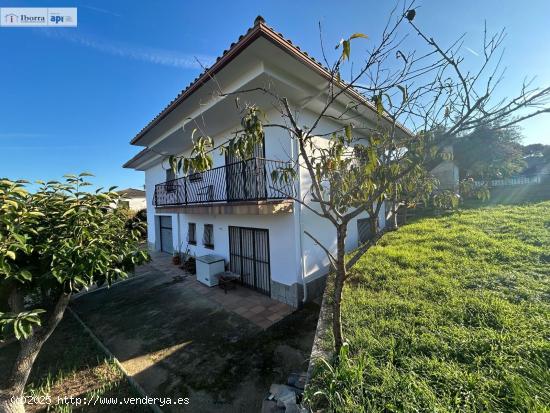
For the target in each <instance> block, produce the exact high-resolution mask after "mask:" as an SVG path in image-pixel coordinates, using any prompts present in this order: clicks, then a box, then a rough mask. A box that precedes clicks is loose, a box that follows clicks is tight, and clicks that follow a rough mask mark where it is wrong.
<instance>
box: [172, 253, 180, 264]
mask: <svg viewBox="0 0 550 413" xmlns="http://www.w3.org/2000/svg"><path fill="white" fill-rule="evenodd" d="M172 264H174V265H180V264H181V256H180V252H179V251H174V253H173V254H172Z"/></svg>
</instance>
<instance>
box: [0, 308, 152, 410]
mask: <svg viewBox="0 0 550 413" xmlns="http://www.w3.org/2000/svg"><path fill="white" fill-rule="evenodd" d="M17 350H18V345H17V344H16V343H13V344H10V345H9V346H7V347H4V348H2V349H1V351H0V372H2V374H0V384H2V381H3V379H5V378H7V375H4V374H3V373H4V372H7V371H9V368H10V367H11V363H12V362H13V360H14V358H15V355H16V352H17ZM25 395H26V396H29V399H30V396H50V397H51V404H50V405H48V404H27V405H26V406H25V409H26V411H27V412H42V411H51V412H71V411H75V412H76V411H78V412H111V411H113V410H115V411H117V412H149V411H150V409H149V408H148V407H147V406H139V405H137V406H125V405H121V406H118V405H117V406H116V407H113V406H111V405H108V404H104V405H100V404H99V401H98V402H97V403H96V405H95V406H91V405H90V406H86V405H80V406H78V405H76V404H75V403H72V404H71V403H68V404H63V403H61V404H58V403H57V402H58V399H57V398H58V397H71V396H72V397H75V398H76V397H79V398H81V399H84V398H86V399H87V400H90V399H94V398H113V397H118V398H119V399H122V398H123V397H140V395H139V393H137V392H136V391H135V390H134V389H133V388H132V387H131V386H130V384H129V383H128V382H127V381H126V379H125V377H124V376H123V374H122V372H121V371H120V370H119V369H118V368H117V367H116V365H115V364H114V362H113V361H111V360H109V359H106V357H105V353H103V352H102V350H101V349H100V348H99V347H97V346H96V344H95V343H94V342H93V341H92V339H91V338H90V337H89V336H88V334H87V333H86V332H85V331H84V330H83V329H82V327H81V326H80V324H78V323H77V322H76V320H74V318H73V317H72V316H71V315H70V314H68V312H67V313H66V314H65V317H64V318H63V321H62V322H61V323H60V325H59V326H58V327H57V329H56V330H55V331H54V333H53V335H52V336H51V337H50V339H49V340H48V341H47V342H46V344H45V345H44V347H43V348H42V350H41V352H40V354H39V356H38V359H37V360H36V363H35V364H34V367H33V370H32V373H31V376H30V378H29V382H28V384H27V388H26V391H25ZM40 400H41V402H44V401H46V399H44V398H41V399H40Z"/></svg>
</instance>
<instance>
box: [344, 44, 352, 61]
mask: <svg viewBox="0 0 550 413" xmlns="http://www.w3.org/2000/svg"><path fill="white" fill-rule="evenodd" d="M342 46H343V48H342V60H346V59H347V60H349V55H350V52H351V50H350V43H349V40H344V41H343V42H342Z"/></svg>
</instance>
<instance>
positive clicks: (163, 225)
mask: <svg viewBox="0 0 550 413" xmlns="http://www.w3.org/2000/svg"><path fill="white" fill-rule="evenodd" d="M159 228H160V250H161V251H163V252H167V253H169V254H172V252H174V242H173V241H172V217H166V216H159Z"/></svg>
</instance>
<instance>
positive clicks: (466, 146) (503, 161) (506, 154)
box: [453, 125, 526, 181]
mask: <svg viewBox="0 0 550 413" xmlns="http://www.w3.org/2000/svg"><path fill="white" fill-rule="evenodd" d="M521 138H522V136H521V134H520V133H519V131H518V130H517V128H513V127H508V128H503V129H499V128H495V127H492V126H488V125H487V126H481V127H479V128H476V129H475V130H473V131H472V132H471V133H469V134H467V135H464V136H461V137H459V138H457V139H456V140H455V143H454V147H453V149H454V160H455V162H456V163H457V164H458V167H459V170H460V175H461V179H465V178H469V177H471V178H474V179H476V180H479V181H486V180H490V179H500V178H506V177H508V176H511V175H514V174H517V173H519V172H521V171H522V170H523V169H524V168H525V166H526V163H525V161H524V160H523V156H524V154H523V149H522V146H521V145H520V141H521Z"/></svg>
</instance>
